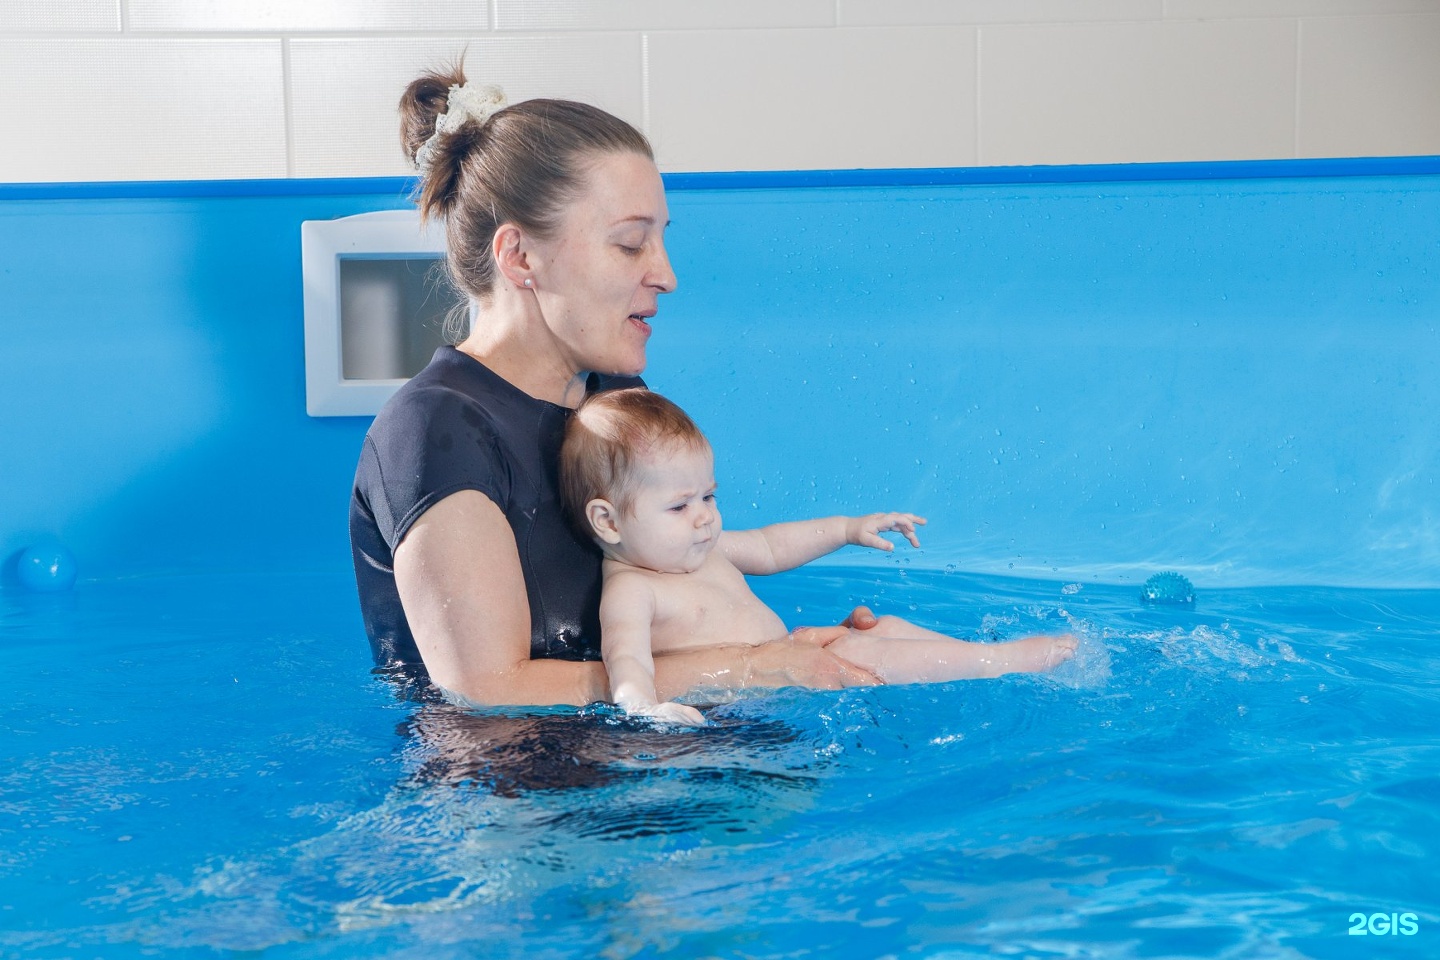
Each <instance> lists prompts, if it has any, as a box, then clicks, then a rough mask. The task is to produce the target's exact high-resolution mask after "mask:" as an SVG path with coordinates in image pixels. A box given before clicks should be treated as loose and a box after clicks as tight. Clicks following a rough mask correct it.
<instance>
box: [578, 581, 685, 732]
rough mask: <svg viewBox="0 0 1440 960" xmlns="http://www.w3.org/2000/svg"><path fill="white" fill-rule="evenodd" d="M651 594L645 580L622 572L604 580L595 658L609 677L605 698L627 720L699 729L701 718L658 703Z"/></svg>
mask: <svg viewBox="0 0 1440 960" xmlns="http://www.w3.org/2000/svg"><path fill="white" fill-rule="evenodd" d="M654 619H655V591H654V589H653V587H652V586H651V585H650V584H649V583H648V582H647V581H646V580H645V578H643V577H641V576H638V575H635V574H627V573H624V572H621V573H617V574H614V575H612V576H610V577H607V578H606V579H605V592H604V593H603V594H602V595H601V598H600V656H601V658H602V659H603V660H604V661H605V672H606V673H607V674H608V675H609V677H610V697H611V699H612V700H614V701H615V703H617V704H619V706H620V707H621V708H623V709H624V711H625V712H626V713H628V714H630V715H631V716H643V717H655V718H656V719H658V720H668V721H670V722H671V723H686V724H694V725H696V726H704V725H705V718H704V717H703V716H701V714H700V711H699V710H696V709H695V708H694V707H687V706H685V705H684V704H682V703H660V702H658V701H659V697H658V696H657V695H656V693H655V657H654V655H653V654H652V653H651V651H650V625H651V623H653V622H654Z"/></svg>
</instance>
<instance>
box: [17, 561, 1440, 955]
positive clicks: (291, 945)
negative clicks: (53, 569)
mask: <svg viewBox="0 0 1440 960" xmlns="http://www.w3.org/2000/svg"><path fill="white" fill-rule="evenodd" d="M756 587H757V589H758V590H759V591H760V592H761V595H762V596H763V597H764V598H765V599H766V600H767V601H768V602H770V603H771V604H772V605H773V606H775V607H776V609H777V610H779V611H780V612H781V614H782V615H783V616H785V617H786V619H787V620H789V621H791V622H794V623H801V622H820V623H823V622H833V621H834V620H835V619H837V618H838V617H839V616H841V615H843V613H844V611H845V610H846V609H848V606H849V604H850V603H852V602H862V601H867V602H871V603H873V604H875V605H876V607H877V609H882V610H884V611H888V612H897V613H900V614H902V615H907V616H909V617H911V618H912V619H915V620H917V621H918V622H921V623H923V624H925V625H927V626H931V627H935V628H937V629H945V630H947V631H950V632H955V633H957V634H958V635H962V636H972V637H973V636H980V637H990V638H1004V637H1010V636H1016V635H1020V634H1023V633H1026V632H1033V631H1056V630H1060V629H1068V630H1072V631H1075V632H1077V633H1078V634H1079V635H1080V636H1081V638H1082V643H1081V648H1080V654H1079V656H1078V657H1077V659H1076V660H1075V661H1073V662H1072V663H1070V664H1067V665H1065V666H1064V667H1062V668H1061V669H1060V670H1059V671H1057V672H1056V673H1054V674H1052V675H1048V676H1044V677H1028V676H1024V677H1011V678H1004V679H1001V680H993V681H972V682H969V683H955V684H946V685H936V686H923V687H921V686H916V687H890V688H881V689H871V690H857V691H847V692H843V693H825V692H805V691H784V692H780V693H776V694H773V695H769V696H760V697H754V698H749V699H745V700H742V701H739V702H736V703H732V704H727V705H724V706H719V707H715V708H713V709H711V710H710V711H709V716H710V718H711V720H712V721H713V726H711V727H710V728H706V729H702V730H696V731H667V730H661V729H655V728H650V727H646V726H643V725H640V724H636V723H632V722H629V721H625V720H623V719H619V718H616V717H614V716H613V715H611V713H610V711H608V710H605V709H599V708H591V709H587V710H585V711H580V712H578V713H577V711H574V710H550V711H539V712H534V713H530V714H509V715H471V714H464V713H461V712H459V711H456V710H453V709H449V708H444V707H436V706H433V705H432V706H421V705H417V704H415V703H409V702H405V701H403V700H400V699H397V698H396V697H395V696H394V694H393V692H392V691H391V689H390V688H389V687H388V686H387V685H386V682H385V681H383V680H382V679H379V678H377V677H375V676H372V675H371V673H370V671H369V664H368V662H367V652H368V648H367V647H366V644H365V641H364V638H363V636H362V635H361V631H360V627H359V621H358V616H357V615H356V613H355V609H354V598H353V587H352V586H351V583H350V581H349V579H348V577H346V576H343V575H335V576H330V575H315V576H290V577H269V578H261V577H253V576H241V577H191V578H184V577H177V578H173V579H148V580H132V581H120V582H107V583H82V584H80V585H79V586H78V587H77V588H76V589H75V590H74V591H73V592H71V593H68V594H62V595H54V596H46V595H30V594H21V593H16V592H8V593H3V594H0V644H3V653H4V656H5V659H6V662H7V665H8V669H7V670H6V671H5V676H4V679H3V681H0V684H3V688H0V694H3V695H0V711H3V719H0V727H3V729H4V731H5V732H4V740H3V742H4V745H5V746H4V753H3V755H0V758H3V761H4V762H3V766H0V956H4V957H12V956H13V957H76V958H88V957H104V958H107V960H109V958H128V957H226V956H245V957H265V958H272V957H275V958H282V957H366V956H384V957H402V958H405V957H414V958H426V960H438V958H450V957H527V958H530V957H570V956H576V957H579V956H584V957H606V958H627V957H658V956H673V957H708V956H716V957H730V956H735V957H794V956H803V955H806V954H807V953H808V954H810V955H815V956H846V957H912V956H919V957H970V956H1024V957H1157V956H1167V957H1188V956H1194V957H1332V956H1333V957H1354V956H1386V957H1389V956H1396V957H1401V956H1405V957H1423V956H1436V955H1440V926H1437V924H1440V893H1437V889H1436V884H1435V877H1436V866H1435V865H1436V862H1437V861H1436V859H1435V857H1436V854H1437V852H1440V851H1437V847H1440V742H1437V738H1436V731H1437V730H1440V684H1437V683H1436V682H1435V678H1436V676H1437V675H1440V644H1437V640H1436V634H1435V629H1434V624H1436V623H1437V622H1440V594H1437V593H1435V592H1405V591H1378V590H1340V589H1323V588H1298V587H1285V588H1267V589H1207V588H1206V585H1205V584H1204V583H1199V584H1197V588H1198V589H1197V600H1196V603H1195V604H1194V606H1193V607H1175V606H1172V607H1165V606H1147V605H1145V604H1142V603H1141V602H1140V600H1139V584H1138V583H1137V584H1135V585H1129V586H1106V585H1099V584H1093V583H1067V582H1064V581H1054V582H1045V581H1030V580H1016V579H1007V578H986V577H977V576H969V575H965V574H962V573H958V572H952V573H944V572H939V571H934V572H926V571H912V570H909V569H907V568H904V567H899V566H890V567H884V568H868V569H846V568H837V567H824V568H812V569H809V570H804V571H797V572H795V573H792V574H786V575H783V576H781V577H776V578H770V579H768V580H763V581H757V582H756ZM1373 913H1383V914H1387V915H1389V914H1392V913H1395V914H1404V913H1413V914H1415V920H1414V922H1413V925H1414V926H1415V927H1416V930H1415V932H1414V933H1390V934H1385V935H1380V934H1367V935H1365V936H1363V937H1361V936H1358V935H1355V934H1352V933H1349V932H1348V931H1349V930H1350V929H1351V928H1352V927H1354V926H1356V921H1354V920H1353V919H1352V915H1354V914H1361V915H1363V917H1362V919H1363V918H1368V916H1369V915H1370V914H1373ZM1382 926H1383V925H1382ZM1362 928H1363V924H1362Z"/></svg>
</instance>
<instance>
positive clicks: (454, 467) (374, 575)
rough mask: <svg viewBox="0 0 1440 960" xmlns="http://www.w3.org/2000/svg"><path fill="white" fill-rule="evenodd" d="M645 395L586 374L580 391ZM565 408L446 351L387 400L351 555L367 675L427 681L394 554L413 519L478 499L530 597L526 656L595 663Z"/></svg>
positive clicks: (592, 588)
mask: <svg viewBox="0 0 1440 960" xmlns="http://www.w3.org/2000/svg"><path fill="white" fill-rule="evenodd" d="M629 386H643V382H642V381H640V380H638V379H635V378H631V377H600V376H595V375H592V376H591V378H590V382H589V384H588V385H587V387H588V390H589V392H591V393H594V392H596V391H599V390H609V389H616V388H620V387H629ZM571 413H572V411H571V410H570V409H568V408H567V407H563V406H559V405H557V404H553V403H548V402H546V401H544V400H537V399H535V398H534V397H532V396H530V395H529V394H527V393H525V392H524V391H522V390H520V389H519V388H517V387H515V386H513V385H512V384H510V383H509V382H508V381H506V380H504V379H502V378H501V377H500V376H498V375H497V374H495V373H493V372H491V371H490V370H489V369H488V368H487V367H485V366H484V365H483V364H481V363H480V362H479V361H477V360H475V359H474V358H473V357H470V356H468V355H467V354H464V353H461V352H460V351H459V350H457V349H455V348H454V347H441V348H440V349H439V350H436V351H435V356H434V357H433V358H432V359H431V361H430V363H429V364H428V365H427V366H426V367H425V369H423V370H421V371H420V372H419V373H418V374H416V375H415V376H414V377H412V378H411V379H410V380H409V381H408V382H407V383H406V384H405V385H404V386H402V387H401V388H400V389H399V390H397V391H396V392H395V395H394V396H392V397H391V398H390V400H389V402H388V403H386V404H385V406H384V408H382V409H381V411H380V413H379V414H378V415H377V416H376V417H375V421H374V422H373V423H372V424H371V425H370V430H369V432H368V433H366V435H365V444H364V447H363V448H362V450H361V453H360V464H359V466H358V467H357V469H356V471H355V487H354V490H353V492H352V494H351V497H350V549H351V552H352V554H353V555H354V560H355V583H356V586H357V588H358V589H359V593H360V609H361V613H362V615H363V617H364V620H365V632H366V633H367V634H369V637H370V648H371V651H372V653H373V654H374V657H375V663H376V665H377V666H381V667H387V668H391V669H395V668H399V669H400V670H401V671H402V672H403V673H405V674H407V675H410V676H412V677H417V678H424V677H426V672H425V665H424V663H423V661H422V660H421V658H420V651H419V649H418V648H417V647H416V646H415V638H414V637H413V636H412V635H411V633H410V625H409V623H407V622H406V619H405V611H404V610H403V609H402V608H401V606H400V595H399V593H398V592H397V591H396V588H395V548H396V546H398V545H399V544H400V541H402V540H403V539H405V534H406V533H408V532H409V530H410V527H411V525H412V524H413V523H414V522H415V521H416V519H418V518H419V517H420V515H421V514H422V513H424V512H425V511H426V510H428V509H429V508H430V507H432V506H434V505H435V504H437V503H439V502H440V501H441V500H443V499H445V498H446V497H448V496H449V495H450V494H452V493H456V492H458V491H460V490H478V491H480V492H481V493H483V494H485V496H487V497H489V498H490V500H491V501H493V502H494V503H495V504H496V505H497V506H498V507H499V508H500V509H501V511H502V512H503V513H504V514H505V519H506V520H508V521H509V522H510V528H511V529H512V530H513V531H514V532H515V544H516V546H517V547H518V548H519V552H520V566H521V570H522V572H523V573H524V576H525V589H526V590H527V591H528V593H529V595H530V625H531V626H530V629H531V634H530V656H531V657H533V658H555V659H561V660H598V659H599V658H600V560H601V557H600V551H599V550H598V549H597V548H596V547H595V545H594V544H593V543H589V542H585V541H582V540H581V539H580V538H579V537H578V536H577V535H576V534H575V533H574V531H573V530H572V529H571V527H570V525H569V523H567V522H566V518H565V517H564V515H563V512H562V508H561V505H560V494H559V462H560V443H561V441H562V440H563V439H564V435H565V424H566V422H567V421H568V420H569V418H570V415H571Z"/></svg>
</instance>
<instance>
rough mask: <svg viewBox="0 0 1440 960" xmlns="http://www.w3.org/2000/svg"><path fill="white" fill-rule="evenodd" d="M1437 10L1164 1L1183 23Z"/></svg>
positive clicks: (1435, 0)
mask: <svg viewBox="0 0 1440 960" xmlns="http://www.w3.org/2000/svg"><path fill="white" fill-rule="evenodd" d="M1437 10H1440V0H1165V15H1166V16H1167V17H1173V18H1176V19H1184V20H1198V19H1211V20H1215V19H1222V18H1223V19H1241V18H1245V17H1337V16H1364V15H1367V14H1378V13H1424V12H1426V11H1437Z"/></svg>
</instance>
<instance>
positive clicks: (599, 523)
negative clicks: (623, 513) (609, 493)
mask: <svg viewBox="0 0 1440 960" xmlns="http://www.w3.org/2000/svg"><path fill="white" fill-rule="evenodd" d="M585 520H586V522H588V523H589V524H590V529H591V530H593V531H595V536H596V537H598V538H599V539H600V541H601V542H602V543H608V544H610V545H611V546H615V545H616V544H618V543H619V542H620V511H619V510H617V509H615V505H614V504H612V503H611V502H610V501H609V500H599V499H596V500H591V501H590V502H589V503H587V504H585Z"/></svg>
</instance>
